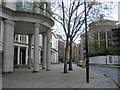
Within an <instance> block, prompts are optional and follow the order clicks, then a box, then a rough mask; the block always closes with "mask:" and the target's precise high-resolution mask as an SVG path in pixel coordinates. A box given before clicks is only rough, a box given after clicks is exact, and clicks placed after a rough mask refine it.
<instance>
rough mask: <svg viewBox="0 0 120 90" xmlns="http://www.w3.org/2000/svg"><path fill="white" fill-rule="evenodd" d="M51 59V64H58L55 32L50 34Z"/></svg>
mask: <svg viewBox="0 0 120 90" xmlns="http://www.w3.org/2000/svg"><path fill="white" fill-rule="evenodd" d="M51 43H52V51H51V54H52V59H51V62H52V63H58V37H57V34H56V33H55V32H52V41H51Z"/></svg>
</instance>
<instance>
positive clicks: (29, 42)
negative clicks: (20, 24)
mask: <svg viewBox="0 0 120 90" xmlns="http://www.w3.org/2000/svg"><path fill="white" fill-rule="evenodd" d="M32 37H33V35H28V44H29V46H28V69H31V68H32V59H31V51H32Z"/></svg>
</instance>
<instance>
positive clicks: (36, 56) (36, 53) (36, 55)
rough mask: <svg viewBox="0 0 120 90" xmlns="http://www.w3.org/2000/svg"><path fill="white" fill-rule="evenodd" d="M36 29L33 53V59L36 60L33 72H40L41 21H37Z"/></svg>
mask: <svg viewBox="0 0 120 90" xmlns="http://www.w3.org/2000/svg"><path fill="white" fill-rule="evenodd" d="M34 26H35V30H34V53H33V55H34V56H33V60H34V67H33V72H34V73H36V72H39V27H40V25H39V23H35V24H34Z"/></svg>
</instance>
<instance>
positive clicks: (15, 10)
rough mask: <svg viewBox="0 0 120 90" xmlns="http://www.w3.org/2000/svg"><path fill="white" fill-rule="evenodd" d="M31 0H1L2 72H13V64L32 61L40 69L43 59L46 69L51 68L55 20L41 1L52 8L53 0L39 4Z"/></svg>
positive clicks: (34, 70)
mask: <svg viewBox="0 0 120 90" xmlns="http://www.w3.org/2000/svg"><path fill="white" fill-rule="evenodd" d="M3 1H4V2H3ZM29 1H30V0H28V1H26V0H25V1H24V0H23V1H22V2H17V0H12V1H11V2H7V0H2V2H0V58H2V59H0V60H1V61H0V62H1V63H2V64H1V66H2V72H3V73H10V72H13V69H14V68H13V66H14V64H28V66H29V67H32V65H33V72H39V68H40V67H39V64H40V63H41V64H42V68H43V69H46V70H50V63H51V36H52V33H51V30H52V29H51V27H52V26H53V25H54V21H53V20H52V19H51V17H50V15H49V14H48V13H47V12H46V11H45V10H43V9H40V5H42V7H43V8H44V9H47V10H50V3H48V2H42V4H40V5H39V4H38V3H36V2H29ZM1 56H2V57H1Z"/></svg>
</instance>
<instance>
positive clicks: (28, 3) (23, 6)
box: [16, 0, 49, 16]
mask: <svg viewBox="0 0 120 90" xmlns="http://www.w3.org/2000/svg"><path fill="white" fill-rule="evenodd" d="M37 4H38V5H39V12H40V14H43V15H47V16H48V14H47V12H46V10H49V9H48V3H47V2H40V3H37ZM34 5H35V4H34V2H33V0H23V2H16V10H17V11H27V12H33V8H34Z"/></svg>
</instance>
